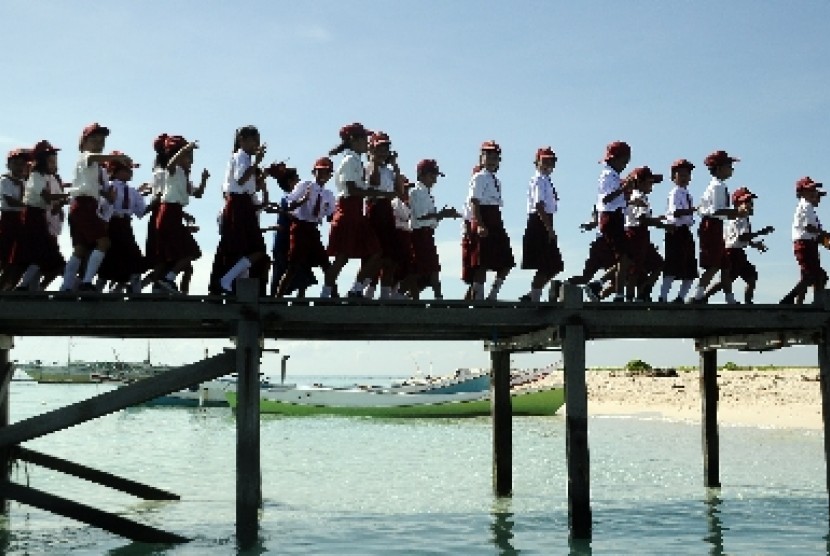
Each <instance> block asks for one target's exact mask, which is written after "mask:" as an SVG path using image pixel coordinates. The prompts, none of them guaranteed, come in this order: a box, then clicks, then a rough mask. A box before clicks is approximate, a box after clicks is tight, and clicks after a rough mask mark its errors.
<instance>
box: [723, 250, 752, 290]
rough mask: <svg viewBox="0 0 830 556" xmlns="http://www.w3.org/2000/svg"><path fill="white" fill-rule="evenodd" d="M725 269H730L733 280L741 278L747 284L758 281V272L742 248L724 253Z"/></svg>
mask: <svg viewBox="0 0 830 556" xmlns="http://www.w3.org/2000/svg"><path fill="white" fill-rule="evenodd" d="M724 261H725V265H724V266H725V267H726V268H727V269H729V277H730V278H731V279H733V280H734V279H735V278H740V279H741V280H743V281H744V282H745V283H747V284H754V283H755V282H757V281H758V270H757V269H756V268H755V265H754V264H752V263H751V262H749V259H747V258H746V251H744V250H743V249H741V248H733V249H726V250H725V251H724Z"/></svg>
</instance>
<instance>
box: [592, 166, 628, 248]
mask: <svg viewBox="0 0 830 556" xmlns="http://www.w3.org/2000/svg"><path fill="white" fill-rule="evenodd" d="M621 187H622V183H621V181H620V174H619V172H617V171H616V170H614V169H613V168H611V167H610V166H608V165H607V164H606V165H605V167H604V168H603V169H602V172H600V175H599V192H598V193H597V213H598V216H599V232H600V234H602V237H603V238H605V241H606V242H607V243H608V246H609V247H610V248H611V252H612V253H613V254H614V259H615V260H616V261H619V260H620V259H621V258H622V257H623V255H626V254H627V253H628V249H627V247H626V240H625V226H624V223H625V222H624V219H625V217H624V211H625V207H626V201H625V195H624V194H620V195H618V196H616V197H614V198H613V199H611V200H610V201H608V202H606V201H605V197H606V196H607V195H609V194H611V193H614V192H616V191H619V190H620V188H621Z"/></svg>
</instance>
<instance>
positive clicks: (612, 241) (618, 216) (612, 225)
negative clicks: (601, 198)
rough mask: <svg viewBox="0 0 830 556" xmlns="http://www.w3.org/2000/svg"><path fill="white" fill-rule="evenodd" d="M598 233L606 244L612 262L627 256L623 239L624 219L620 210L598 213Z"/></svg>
mask: <svg viewBox="0 0 830 556" xmlns="http://www.w3.org/2000/svg"><path fill="white" fill-rule="evenodd" d="M599 233H600V234H601V235H602V237H603V239H605V241H606V242H607V243H608V247H609V248H610V249H611V253H613V255H614V260H615V261H619V260H620V259H621V258H622V257H623V256H624V255H627V254H628V246H627V244H626V238H625V217H624V216H623V211H622V210H614V211H610V212H601V213H599Z"/></svg>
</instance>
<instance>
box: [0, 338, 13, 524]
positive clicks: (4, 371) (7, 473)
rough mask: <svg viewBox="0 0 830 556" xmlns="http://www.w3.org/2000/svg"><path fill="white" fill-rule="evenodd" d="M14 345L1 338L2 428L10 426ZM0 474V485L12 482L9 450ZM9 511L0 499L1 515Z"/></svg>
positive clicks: (0, 455) (0, 459) (1, 458)
mask: <svg viewBox="0 0 830 556" xmlns="http://www.w3.org/2000/svg"><path fill="white" fill-rule="evenodd" d="M13 345H14V341H13V338H12V337H11V336H0V427H5V426H7V425H8V424H9V399H10V396H9V390H10V385H11V379H12V374H14V368H13V367H12V365H11V364H10V363H9V350H10V349H11V348H12V346H13ZM0 473H3V476H2V477H0V483H2V482H8V481H10V480H11V460H10V458H9V450H8V448H0ZM8 511H9V502H8V500H6V499H5V498H0V515H5V514H7V513H8Z"/></svg>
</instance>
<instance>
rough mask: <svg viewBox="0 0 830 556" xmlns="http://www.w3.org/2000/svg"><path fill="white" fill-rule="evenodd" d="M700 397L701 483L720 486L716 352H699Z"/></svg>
mask: <svg viewBox="0 0 830 556" xmlns="http://www.w3.org/2000/svg"><path fill="white" fill-rule="evenodd" d="M700 398H701V409H702V411H703V419H702V422H703V431H702V432H703V484H704V486H706V487H709V488H718V487H720V443H719V440H718V352H717V351H715V350H713V349H708V350H704V351H701V352H700Z"/></svg>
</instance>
